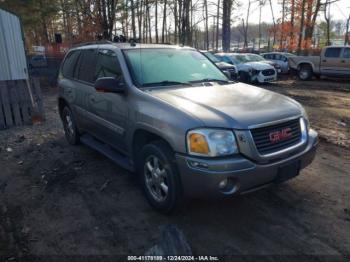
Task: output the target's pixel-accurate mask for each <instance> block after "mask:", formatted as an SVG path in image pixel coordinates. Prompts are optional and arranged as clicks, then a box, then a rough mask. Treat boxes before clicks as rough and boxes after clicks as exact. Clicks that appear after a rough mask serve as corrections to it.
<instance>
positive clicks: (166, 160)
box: [137, 140, 183, 213]
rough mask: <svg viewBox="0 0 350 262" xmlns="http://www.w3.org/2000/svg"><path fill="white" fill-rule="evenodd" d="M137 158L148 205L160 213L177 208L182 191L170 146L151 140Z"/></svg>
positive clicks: (180, 200)
mask: <svg viewBox="0 0 350 262" xmlns="http://www.w3.org/2000/svg"><path fill="white" fill-rule="evenodd" d="M138 160H139V161H137V163H138V164H137V170H138V174H139V176H140V181H141V185H142V188H143V191H144V193H145V195H146V198H147V200H148V202H149V203H150V205H151V206H152V207H154V208H155V209H156V210H158V211H160V212H162V213H170V212H174V211H175V210H178V209H179V208H180V207H181V204H182V201H183V192H182V186H181V183H180V177H179V174H178V171H177V167H176V164H175V160H174V154H173V151H172V150H171V148H170V147H169V146H168V145H167V144H166V143H165V142H163V141H160V140H159V141H155V142H152V143H150V144H147V145H145V146H144V147H143V148H142V150H141V152H140V154H139V159H138ZM157 167H158V168H157Z"/></svg>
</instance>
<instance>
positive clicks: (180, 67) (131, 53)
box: [124, 48, 228, 86]
mask: <svg viewBox="0 0 350 262" xmlns="http://www.w3.org/2000/svg"><path fill="white" fill-rule="evenodd" d="M124 53H125V55H126V58H127V60H128V64H129V67H130V68H129V69H130V71H131V74H132V75H133V78H134V81H136V85H138V86H147V85H151V84H153V83H168V84H169V83H174V84H181V83H189V82H192V81H201V80H205V79H216V80H218V81H227V80H228V79H227V77H226V76H225V75H224V74H223V73H222V72H221V71H220V70H219V69H218V68H217V67H216V66H215V65H213V64H212V62H210V61H209V60H208V59H207V58H206V57H205V56H204V55H202V54H201V53H199V52H197V51H194V50H186V49H175V48H171V49H170V48H169V49H168V48H152V49H132V50H131V49H130V50H125V51H124Z"/></svg>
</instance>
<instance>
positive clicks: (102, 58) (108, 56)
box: [94, 50, 122, 79]
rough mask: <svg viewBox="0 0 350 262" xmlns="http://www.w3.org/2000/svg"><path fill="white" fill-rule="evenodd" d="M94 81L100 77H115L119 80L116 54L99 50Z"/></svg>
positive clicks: (119, 71)
mask: <svg viewBox="0 0 350 262" xmlns="http://www.w3.org/2000/svg"><path fill="white" fill-rule="evenodd" d="M94 75H95V79H97V78H100V77H115V78H117V79H120V78H121V77H122V71H121V69H120V65H119V62H118V58H117V54H116V53H115V52H113V51H111V50H99V51H98V59H97V66H96V72H95V74H94Z"/></svg>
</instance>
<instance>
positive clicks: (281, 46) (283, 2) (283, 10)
mask: <svg viewBox="0 0 350 262" xmlns="http://www.w3.org/2000/svg"><path fill="white" fill-rule="evenodd" d="M302 1H303V2H305V0H302ZM285 11H286V0H283V1H282V24H281V33H280V35H281V36H280V49H282V48H283V39H284V32H283V30H284V28H283V27H284V18H285V17H284V16H285Z"/></svg>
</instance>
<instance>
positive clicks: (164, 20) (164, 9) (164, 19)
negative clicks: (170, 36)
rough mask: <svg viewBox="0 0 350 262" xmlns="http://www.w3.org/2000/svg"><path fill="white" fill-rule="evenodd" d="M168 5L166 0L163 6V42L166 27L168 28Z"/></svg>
mask: <svg viewBox="0 0 350 262" xmlns="http://www.w3.org/2000/svg"><path fill="white" fill-rule="evenodd" d="M166 6H167V0H164V6H163V27H162V43H164V42H165V41H164V40H165V28H166V11H167V10H166Z"/></svg>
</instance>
